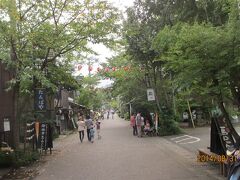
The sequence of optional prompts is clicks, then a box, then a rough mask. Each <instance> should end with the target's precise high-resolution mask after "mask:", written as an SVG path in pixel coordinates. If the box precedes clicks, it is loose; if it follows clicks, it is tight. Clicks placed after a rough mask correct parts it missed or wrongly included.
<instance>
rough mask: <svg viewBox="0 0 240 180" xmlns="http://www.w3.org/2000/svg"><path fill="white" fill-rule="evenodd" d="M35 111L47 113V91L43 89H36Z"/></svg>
mask: <svg viewBox="0 0 240 180" xmlns="http://www.w3.org/2000/svg"><path fill="white" fill-rule="evenodd" d="M34 109H35V111H45V110H46V93H45V89H42V88H39V89H35V96H34Z"/></svg>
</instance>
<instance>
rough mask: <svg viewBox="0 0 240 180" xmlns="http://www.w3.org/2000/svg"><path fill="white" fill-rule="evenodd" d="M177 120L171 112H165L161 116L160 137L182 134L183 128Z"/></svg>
mask: <svg viewBox="0 0 240 180" xmlns="http://www.w3.org/2000/svg"><path fill="white" fill-rule="evenodd" d="M176 121H177V118H176V117H175V116H174V115H173V113H172V112H171V111H167V110H164V111H163V113H161V114H160V123H159V125H160V127H159V128H158V134H159V136H169V135H175V134H180V133H182V130H181V128H180V127H179V126H178V123H177V122H176Z"/></svg>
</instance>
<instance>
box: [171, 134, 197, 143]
mask: <svg viewBox="0 0 240 180" xmlns="http://www.w3.org/2000/svg"><path fill="white" fill-rule="evenodd" d="M171 140H172V141H174V142H175V143H177V144H192V143H196V142H198V141H200V140H201V139H200V138H198V137H194V136H189V135H183V136H178V137H175V138H171Z"/></svg>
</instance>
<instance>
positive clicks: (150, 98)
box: [147, 89, 155, 101]
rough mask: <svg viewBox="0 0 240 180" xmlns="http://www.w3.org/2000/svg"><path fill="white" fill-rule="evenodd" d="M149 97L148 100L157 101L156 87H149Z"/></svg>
mask: <svg viewBox="0 0 240 180" xmlns="http://www.w3.org/2000/svg"><path fill="white" fill-rule="evenodd" d="M147 98H148V101H155V93H154V89H147Z"/></svg>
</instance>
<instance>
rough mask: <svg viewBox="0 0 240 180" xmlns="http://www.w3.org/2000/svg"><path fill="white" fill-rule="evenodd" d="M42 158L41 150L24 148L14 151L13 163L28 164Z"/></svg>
mask: <svg viewBox="0 0 240 180" xmlns="http://www.w3.org/2000/svg"><path fill="white" fill-rule="evenodd" d="M39 158H40V154H39V152H36V151H34V152H31V151H27V152H23V151H22V150H18V151H15V152H14V153H13V158H12V165H13V166H14V167H20V166H26V165H29V164H30V163H32V162H34V161H36V160H38V159H39Z"/></svg>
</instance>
